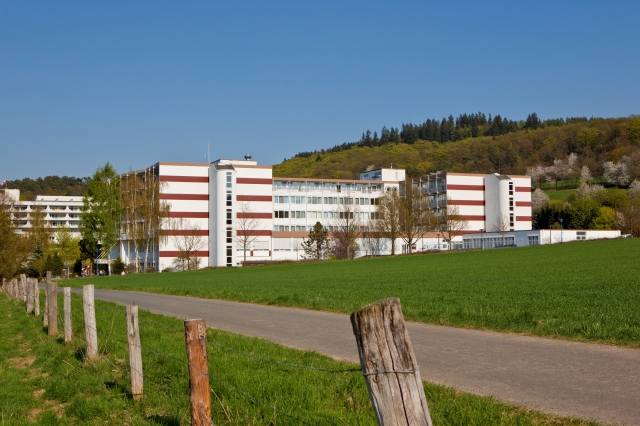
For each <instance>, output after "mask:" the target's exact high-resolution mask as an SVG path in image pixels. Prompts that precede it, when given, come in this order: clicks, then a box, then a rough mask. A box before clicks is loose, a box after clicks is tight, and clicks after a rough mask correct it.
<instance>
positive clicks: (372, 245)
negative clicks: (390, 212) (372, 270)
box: [362, 219, 387, 256]
mask: <svg viewBox="0 0 640 426" xmlns="http://www.w3.org/2000/svg"><path fill="white" fill-rule="evenodd" d="M362 245H363V246H364V249H365V252H366V253H367V254H371V255H373V256H379V255H380V254H381V253H382V252H383V251H384V250H385V249H386V246H387V242H386V237H385V233H384V230H383V227H382V223H381V221H380V219H369V221H368V222H367V224H366V225H365V226H364V227H363V232H362Z"/></svg>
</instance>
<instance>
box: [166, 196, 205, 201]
mask: <svg viewBox="0 0 640 426" xmlns="http://www.w3.org/2000/svg"><path fill="white" fill-rule="evenodd" d="M160 199H161V200H189V201H194V200H195V201H208V200H209V194H160Z"/></svg>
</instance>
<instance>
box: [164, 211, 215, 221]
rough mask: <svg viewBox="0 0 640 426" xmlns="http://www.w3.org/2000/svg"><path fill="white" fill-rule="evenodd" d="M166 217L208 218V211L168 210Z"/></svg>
mask: <svg viewBox="0 0 640 426" xmlns="http://www.w3.org/2000/svg"><path fill="white" fill-rule="evenodd" d="M167 217H184V218H188V219H208V218H209V212H169V214H168V215H167Z"/></svg>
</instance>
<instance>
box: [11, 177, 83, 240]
mask: <svg viewBox="0 0 640 426" xmlns="http://www.w3.org/2000/svg"><path fill="white" fill-rule="evenodd" d="M2 191H3V192H4V193H5V195H7V196H8V197H9V198H11V200H12V202H13V222H14V224H15V225H16V227H17V232H18V233H26V232H28V230H29V228H31V222H32V219H33V213H34V212H36V210H40V211H41V212H42V214H43V220H44V222H45V223H46V224H47V226H49V228H51V230H52V231H54V233H53V234H52V237H51V238H52V239H55V231H56V229H58V228H60V227H61V226H68V227H69V230H70V231H71V233H72V235H73V237H74V238H80V230H79V227H80V216H81V215H82V197H81V196H63V195H37V196H36V197H35V198H36V199H35V201H20V190H19V189H5V190H2Z"/></svg>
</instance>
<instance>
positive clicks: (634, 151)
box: [273, 116, 640, 179]
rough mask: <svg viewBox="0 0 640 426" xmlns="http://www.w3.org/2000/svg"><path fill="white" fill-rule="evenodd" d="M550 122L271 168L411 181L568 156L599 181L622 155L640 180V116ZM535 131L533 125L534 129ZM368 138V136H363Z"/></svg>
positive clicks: (517, 168)
mask: <svg viewBox="0 0 640 426" xmlns="http://www.w3.org/2000/svg"><path fill="white" fill-rule="evenodd" d="M545 123H547V124H546V125H545V126H544V127H538V128H532V127H531V126H529V127H527V126H526V125H525V124H523V125H522V126H520V127H519V129H518V130H517V131H511V132H509V133H506V134H502V135H497V136H493V135H492V136H478V137H468V138H466V139H462V140H458V141H446V142H432V141H425V140H421V139H418V140H416V141H413V142H412V141H409V142H405V141H404V140H402V139H401V138H397V141H396V142H391V143H386V144H384V145H380V146H363V144H361V143H360V142H358V143H354V144H350V145H349V144H343V145H341V146H337V147H334V148H332V149H330V150H320V151H315V152H312V153H310V152H307V153H301V154H298V155H297V156H296V157H293V158H291V159H289V160H286V161H284V162H283V163H281V164H276V165H274V166H273V175H274V176H277V177H286V176H291V177H310V178H336V179H337V178H343V179H353V178H357V177H358V175H359V173H361V172H362V171H364V170H366V169H367V168H377V167H389V165H390V164H393V166H394V167H397V168H404V169H406V170H407V173H408V175H409V176H411V177H417V176H422V175H424V174H426V173H430V172H434V171H436V170H443V171H450V172H467V173H504V174H509V173H512V174H524V173H525V172H526V170H527V167H532V166H537V165H543V166H549V165H551V164H553V161H554V160H555V159H563V160H564V159H566V158H567V156H568V155H569V154H570V153H576V154H577V155H578V157H579V165H578V166H579V167H581V166H583V165H586V166H588V167H589V169H590V170H591V171H592V173H593V174H594V175H595V176H598V175H601V174H602V172H603V163H604V162H605V161H613V162H618V161H620V159H621V158H623V157H624V156H629V157H632V156H633V158H634V159H635V160H634V161H635V170H634V171H633V173H634V176H632V178H633V177H636V178H637V177H640V170H639V169H640V117H638V116H631V117H628V118H604V119H601V118H596V119H590V120H585V121H583V122H576V123H569V124H566V123H565V122H562V123H558V124H559V125H553V124H554V123H553V122H545ZM534 127H535V126H534ZM365 139H366V135H365Z"/></svg>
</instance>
